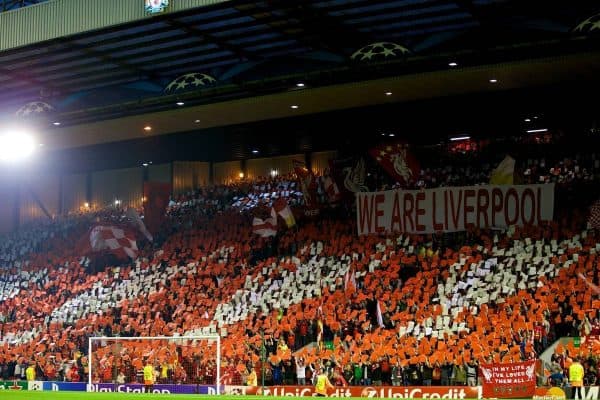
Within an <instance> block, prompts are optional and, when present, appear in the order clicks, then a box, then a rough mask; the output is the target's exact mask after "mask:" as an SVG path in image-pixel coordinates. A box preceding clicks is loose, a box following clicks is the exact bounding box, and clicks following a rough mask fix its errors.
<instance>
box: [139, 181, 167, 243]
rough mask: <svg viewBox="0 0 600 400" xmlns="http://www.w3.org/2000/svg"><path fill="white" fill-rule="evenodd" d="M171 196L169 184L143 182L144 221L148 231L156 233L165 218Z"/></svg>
mask: <svg viewBox="0 0 600 400" xmlns="http://www.w3.org/2000/svg"><path fill="white" fill-rule="evenodd" d="M170 197H171V184H170V183H161V182H145V183H144V200H145V201H144V222H145V223H146V227H147V228H148V231H150V232H152V233H155V234H156V233H157V232H158V231H159V230H160V227H161V225H162V224H163V223H164V221H165V220H166V219H167V206H168V205H169V199H170Z"/></svg>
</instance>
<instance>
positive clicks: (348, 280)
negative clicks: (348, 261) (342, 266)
mask: <svg viewBox="0 0 600 400" xmlns="http://www.w3.org/2000/svg"><path fill="white" fill-rule="evenodd" d="M344 290H345V291H346V292H352V291H354V290H356V277H355V274H354V268H351V269H349V270H348V271H347V272H346V275H344Z"/></svg>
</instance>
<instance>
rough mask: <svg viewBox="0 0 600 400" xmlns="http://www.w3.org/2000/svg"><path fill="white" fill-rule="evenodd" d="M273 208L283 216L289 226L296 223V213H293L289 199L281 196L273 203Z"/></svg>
mask: <svg viewBox="0 0 600 400" xmlns="http://www.w3.org/2000/svg"><path fill="white" fill-rule="evenodd" d="M273 210H275V212H276V213H277V214H279V215H281V218H283V220H284V221H285V224H286V225H287V227H288V228H291V227H292V226H294V225H296V219H295V218H294V214H293V213H292V210H291V209H290V206H289V205H288V203H287V201H286V200H285V199H284V198H283V197H280V198H279V199H277V200H276V201H275V202H274V203H273ZM271 212H273V211H271Z"/></svg>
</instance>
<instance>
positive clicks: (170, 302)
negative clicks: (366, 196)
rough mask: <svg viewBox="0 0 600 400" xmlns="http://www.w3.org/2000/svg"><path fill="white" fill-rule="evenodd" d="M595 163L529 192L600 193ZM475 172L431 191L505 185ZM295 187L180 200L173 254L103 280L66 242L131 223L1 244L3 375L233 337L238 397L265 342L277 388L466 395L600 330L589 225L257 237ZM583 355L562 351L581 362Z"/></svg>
mask: <svg viewBox="0 0 600 400" xmlns="http://www.w3.org/2000/svg"><path fill="white" fill-rule="evenodd" d="M585 158H587V159H588V160H589V161H591V162H592V163H591V164H590V165H588V164H583V165H581V167H580V168H579V169H576V168H575V166H576V165H574V164H577V165H578V164H579V161H569V160H566V161H561V163H558V164H550V163H549V162H548V164H547V165H544V164H545V163H544V161H543V160H533V161H531V162H530V163H529V164H532V165H537V166H539V168H538V169H536V170H535V171H536V173H537V174H539V175H537V176H535V177H533V176H532V175H533V174H534V172H533V170H532V171H531V172H530V173H529V174H528V175H527V176H529V177H530V178H533V180H534V181H556V182H558V183H560V184H561V185H563V186H560V187H559V188H558V189H557V190H559V191H568V190H569V188H570V187H571V186H572V185H573V184H576V183H577V182H578V180H582V181H585V182H592V183H595V182H596V179H597V176H598V168H597V165H596V163H595V162H594V160H595V156H593V155H592V156H590V155H588V157H581V156H577V157H575V160H582V159H585ZM551 165H552V166H551ZM461 168H465V167H461ZM559 168H560V171H558V169H559ZM588 168H589V169H588ZM470 170H471V169H470V168H468V167H467V168H465V169H458V170H456V169H454V168H452V167H450V168H448V167H444V168H443V169H439V168H438V169H436V168H425V169H424V171H425V172H424V173H423V177H424V178H423V181H424V182H427V183H426V184H425V186H427V187H431V186H433V185H436V184H440V185H447V184H450V183H460V184H464V183H467V182H465V181H455V178H453V177H458V176H461V177H464V176H467V177H468V179H469V182H468V183H470V184H483V183H485V182H486V181H487V180H488V179H489V178H488V176H486V174H484V173H480V172H477V173H475V174H473V175H471V174H469V173H468V172H466V171H470ZM473 170H475V169H473ZM457 171H460V172H461V173H465V172H466V175H465V174H461V175H459V174H458V173H457ZM586 171H591V172H586ZM374 172H376V171H374ZM546 174H547V176H548V179H545V178H544V179H542V177H543V176H546ZM432 177H436V178H432ZM318 181H319V182H322V179H319V180H318ZM293 186H294V183H293V177H278V178H273V179H269V180H260V181H257V182H250V183H249V184H247V185H245V187H241V186H238V185H235V186H220V187H211V188H204V189H199V190H197V191H195V192H190V193H188V194H187V195H185V196H180V197H179V198H177V199H174V200H173V201H172V202H171V205H170V208H169V216H170V217H169V223H168V226H165V232H166V233H165V240H164V241H163V242H162V243H161V244H160V245H159V246H158V245H157V246H158V247H156V246H155V247H154V248H152V246H146V248H144V249H143V250H142V253H141V254H140V258H138V259H137V260H135V262H133V263H125V264H120V265H113V266H109V267H107V268H106V269H102V270H100V271H98V272H93V271H91V270H90V268H89V266H90V264H91V263H92V261H90V259H89V258H86V257H83V258H82V257H81V256H80V255H79V256H77V255H76V254H75V253H74V251H73V249H72V246H71V247H69V246H67V243H70V242H72V240H73V237H76V236H78V235H81V230H82V229H83V227H85V226H87V225H88V224H89V223H90V221H92V220H96V219H99V218H101V219H109V220H110V219H112V220H119V219H122V218H123V215H122V214H121V212H119V211H118V210H103V211H100V212H94V213H87V214H79V215H73V216H70V217H69V218H65V219H58V220H56V221H54V222H52V223H48V224H46V225H43V226H34V227H32V228H30V229H23V230H21V231H20V232H19V233H18V234H16V235H11V236H8V237H7V239H6V240H3V241H2V244H3V251H2V255H3V259H4V260H5V266H4V268H3V269H2V275H1V281H2V286H1V291H0V299H1V302H0V318H1V320H2V325H1V326H2V329H1V330H0V349H2V352H1V354H0V365H1V366H2V368H1V371H2V376H3V377H4V378H6V379H11V378H13V377H18V376H19V375H22V376H24V375H23V374H24V371H25V366H26V365H28V364H29V363H32V362H33V363H35V365H36V366H37V367H38V369H39V374H38V376H41V377H43V379H54V378H56V377H57V376H58V377H59V379H60V380H63V379H64V380H68V381H78V380H81V379H85V377H86V374H87V363H88V362H89V360H88V359H87V352H88V348H87V338H88V337H90V336H117V337H118V336H124V337H132V336H160V335H167V336H170V335H186V334H194V333H196V334H198V333H210V332H219V333H221V334H222V335H223V344H222V348H223V360H224V362H223V364H222V365H223V373H224V379H225V382H229V383H232V382H244V381H245V377H246V375H247V374H248V372H249V370H250V369H251V368H258V369H260V364H261V359H260V348H261V345H262V340H263V338H264V339H266V342H265V343H266V348H267V350H268V354H269V356H268V362H267V363H266V367H267V370H269V371H271V372H270V373H269V374H267V382H268V383H273V384H278V383H279V384H281V383H283V381H284V380H285V381H286V382H294V383H295V382H297V369H296V365H295V363H296V362H298V360H300V359H302V360H304V362H305V363H306V365H307V366H312V367H313V368H314V366H316V365H320V364H321V363H326V365H330V366H331V368H333V369H334V370H335V373H334V372H333V370H332V375H333V376H339V377H340V378H341V377H344V379H345V381H346V382H349V383H350V384H352V385H357V384H369V383H374V384H379V383H381V384H388V385H390V384H393V383H394V382H395V383H396V384H398V383H399V382H402V383H403V384H407V383H410V384H430V383H434V384H441V382H442V380H444V381H445V382H450V381H452V382H453V383H455V384H463V383H466V382H465V379H464V378H463V376H464V377H466V379H470V378H473V372H472V371H475V370H476V367H475V366H476V365H477V363H479V362H482V361H495V362H511V361H513V362H514V361H518V360H527V359H533V358H536V357H537V355H539V354H540V353H541V352H542V351H543V350H545V348H546V347H547V346H548V344H549V343H552V342H553V341H554V340H555V339H557V338H560V337H563V336H578V335H580V334H583V333H585V332H584V329H586V328H585V327H586V324H588V325H590V326H591V323H590V321H595V324H597V318H598V315H597V314H596V309H597V306H598V304H596V303H597V301H598V300H597V299H596V295H595V294H593V293H591V292H590V291H587V290H585V289H586V286H585V283H584V282H583V281H582V280H581V279H578V278H577V274H578V273H580V274H584V275H585V276H587V277H588V279H589V280H590V281H591V282H594V284H597V283H598V278H599V275H598V273H597V271H596V265H597V258H596V252H597V251H599V250H600V243H599V242H598V238H597V233H596V232H594V231H593V230H592V231H588V230H585V221H586V219H585V215H584V214H583V213H577V212H573V211H574V210H567V211H569V212H568V213H566V214H565V215H569V219H566V218H565V219H562V220H559V221H558V222H554V223H549V224H547V225H546V226H541V227H527V228H522V229H518V228H517V229H514V228H513V229H509V230H508V231H507V232H494V231H484V230H478V231H470V232H466V233H458V234H436V235H428V236H416V235H415V236H407V235H400V236H387V237H377V236H369V237H356V234H355V231H356V227H355V226H354V222H353V221H352V219H353V218H352V216H351V215H350V216H343V215H342V214H340V213H333V214H331V215H328V214H327V211H324V213H323V216H322V218H319V220H318V221H311V220H300V222H299V224H298V226H297V227H294V228H290V229H288V230H286V231H285V232H283V233H282V234H280V235H279V236H277V237H276V238H269V239H262V238H258V237H255V236H253V235H252V233H251V223H250V218H251V215H252V212H253V211H255V210H256V207H253V206H252V205H256V206H259V205H260V203H261V201H262V202H263V203H264V204H262V205H263V206H265V205H267V204H270V203H268V202H269V201H270V200H269V197H270V196H271V193H272V191H276V192H278V193H277V194H276V196H277V195H282V194H283V195H284V196H285V192H286V190H288V189H293ZM323 190H324V189H323V188H322V187H321V189H320V191H321V192H323ZM291 192H293V190H292V191H291ZM557 197H560V196H558V195H557ZM323 199H325V197H323ZM297 201H298V204H301V202H302V197H301V196H300V197H298V200H297ZM378 314H380V315H378ZM594 326H596V325H594ZM588 329H590V328H588ZM595 329H597V328H595ZM315 342H316V344H315V345H314V346H306V345H308V344H311V343H315ZM240 343H243V346H240ZM146 346H147V345H146ZM146 350H147V349H146ZM591 350H592V351H596V349H595V347H594V349H591ZM107 351H109V348H106V349H100V350H99V351H98V352H97V353H96V354H95V358H94V359H93V360H91V362H93V363H96V364H95V368H94V370H95V371H96V372H97V374H98V375H97V376H96V377H95V378H94V379H97V380H98V381H109V382H110V381H113V380H114V379H115V377H114V376H113V375H112V370H113V369H112V368H113V363H114V359H113V356H111V354H110V352H109V353H107ZM580 352H581V350H580V349H575V348H573V347H568V348H564V347H559V348H557V350H556V354H557V355H560V356H561V357H563V358H565V359H567V357H572V356H574V354H576V353H580ZM142 353H143V351H141V350H139V349H138V350H135V349H128V350H126V352H125V353H124V354H122V355H121V356H122V361H119V363H122V364H119V365H120V366H121V367H120V368H121V370H120V372H122V377H121V378H119V379H122V380H125V381H126V382H128V381H135V379H136V377H137V369H139V368H140V366H141V365H142V364H141V362H142V359H141V355H140V354H142ZM165 357H167V356H165V355H162V356H160V358H158V360H159V361H160V362H165V360H167V358H168V357H167V358H165ZM178 357H179V362H180V365H182V366H185V368H188V370H187V371H185V373H184V372H182V371H180V372H177V367H176V364H177V363H175V364H173V363H172V362H169V363H168V364H167V365H168V367H167V368H168V371H169V372H168V374H167V375H166V377H165V378H164V379H165V381H166V380H169V381H179V382H192V379H196V380H197V381H196V382H203V383H210V382H211V380H214V375H215V373H214V370H213V369H214V364H212V362H213V361H214V360H210V357H208V354H207V357H206V358H205V359H201V360H196V361H194V357H193V355H192V354H186V353H185V352H183V353H181V354H179V355H178ZM17 366H18V367H17ZM462 366H464V368H465V370H464V371H466V375H464V371H463V370H462V369H461V367H462ZM307 368H308V369H309V370H310V368H311V367H307ZM561 368H563V369H564V368H567V366H566V365H564V364H563V365H562V366H561ZM192 369H195V370H192ZM365 371H367V372H365ZM399 371H401V372H399ZM413 371H416V373H414V374H413ZM365 376H366V377H365ZM193 377H195V378H193ZM393 377H396V379H395V380H393V379H392V378H393ZM589 379H591V378H589Z"/></svg>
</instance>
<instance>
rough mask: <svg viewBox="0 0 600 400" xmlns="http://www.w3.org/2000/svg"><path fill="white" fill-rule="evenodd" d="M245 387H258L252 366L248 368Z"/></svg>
mask: <svg viewBox="0 0 600 400" xmlns="http://www.w3.org/2000/svg"><path fill="white" fill-rule="evenodd" d="M246 385H248V386H258V377H257V376H256V369H255V368H254V365H252V366H251V367H250V373H249V374H248V377H247V378H246Z"/></svg>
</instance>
